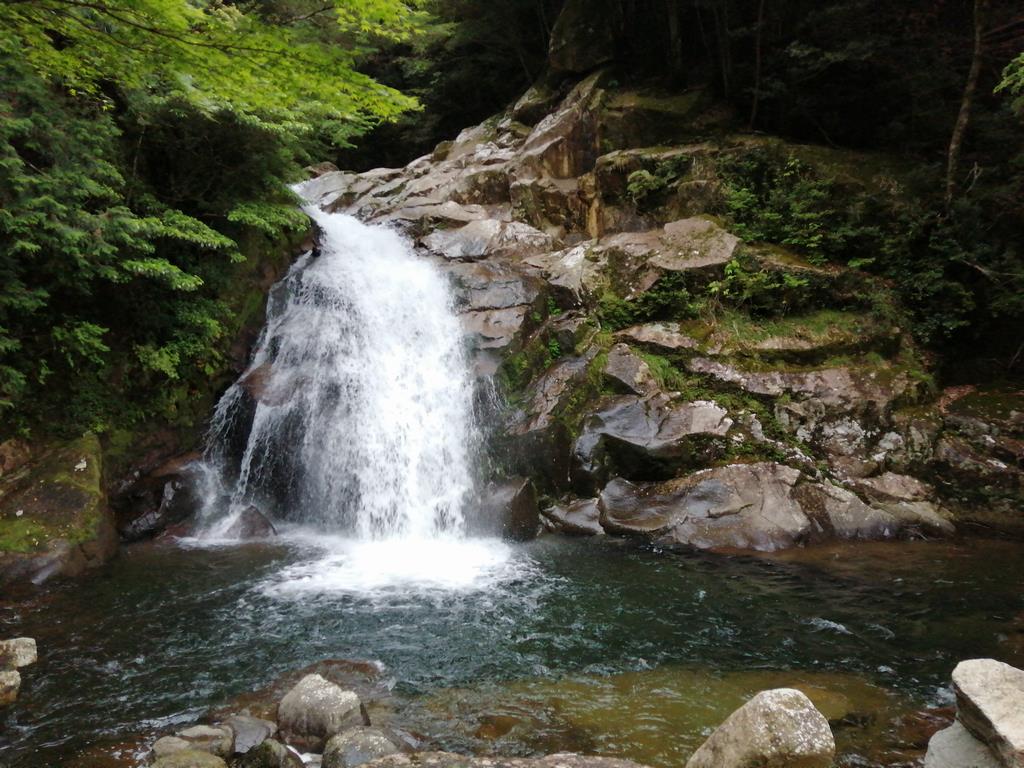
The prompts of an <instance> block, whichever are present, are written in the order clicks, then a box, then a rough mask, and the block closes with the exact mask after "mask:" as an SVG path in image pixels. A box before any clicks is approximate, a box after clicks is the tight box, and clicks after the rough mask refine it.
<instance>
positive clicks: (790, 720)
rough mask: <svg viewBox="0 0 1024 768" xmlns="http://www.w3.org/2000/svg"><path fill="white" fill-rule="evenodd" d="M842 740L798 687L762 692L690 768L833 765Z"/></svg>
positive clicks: (699, 753) (738, 712)
mask: <svg viewBox="0 0 1024 768" xmlns="http://www.w3.org/2000/svg"><path fill="white" fill-rule="evenodd" d="M835 753H836V744H835V740H834V739H833V737H832V731H831V730H830V729H829V726H828V721H827V720H826V719H825V717H824V716H823V715H822V714H821V713H820V712H819V711H818V710H817V709H815V708H814V705H813V704H812V703H811V700H810V699H808V698H807V696H806V695H804V694H803V693H801V692H800V691H797V690H795V689H793V688H776V689H774V690H770V691H762V692H761V693H759V694H757V695H756V696H755V697H754V698H752V699H751V700H750V701H748V702H747V703H746V704H744V705H743V706H742V707H740V708H739V709H738V710H736V711H735V712H733V713H732V714H731V715H730V716H729V717H728V719H727V720H726V721H725V722H724V723H722V724H721V725H720V726H719V727H718V729H717V730H715V732H714V733H713V734H711V736H710V737H709V738H708V740H707V741H706V742H704V744H703V745H701V747H700V748H699V749H698V750H697V751H696V752H695V753H694V754H693V756H692V757H691V758H690V760H689V761H688V762H687V763H686V768H754V766H779V767H780V768H782V767H783V766H793V767H794V768H829V766H831V765H832V760H833V758H834V757H835Z"/></svg>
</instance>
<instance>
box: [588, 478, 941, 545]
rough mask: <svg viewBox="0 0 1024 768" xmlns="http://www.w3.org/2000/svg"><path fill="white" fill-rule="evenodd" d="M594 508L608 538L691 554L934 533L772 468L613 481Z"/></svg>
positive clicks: (922, 523)
mask: <svg viewBox="0 0 1024 768" xmlns="http://www.w3.org/2000/svg"><path fill="white" fill-rule="evenodd" d="M599 507H600V510H601V525H602V527H603V528H604V529H605V530H606V531H608V532H610V533H618V534H624V535H634V536H644V537H647V538H652V539H655V540H657V541H659V542H661V543H665V544H677V545H683V546H687V547H694V548H697V549H751V550H758V551H774V550H778V549H783V548H786V547H790V546H794V545H796V544H803V543H813V542H815V541H823V540H826V539H829V538H833V537H835V538H842V539H852V538H865V539H867V538H890V537H894V536H898V535H901V534H907V533H912V532H915V531H916V530H918V529H923V530H925V531H935V530H936V529H935V528H934V527H933V522H932V520H931V519H930V518H929V517H914V518H909V517H907V518H897V517H896V516H894V515H891V514H889V513H887V512H885V511H884V510H881V509H877V508H874V507H871V506H868V505H867V504H866V503H864V502H863V501H861V500H860V498H859V497H857V496H856V495H855V494H853V493H851V492H849V491H846V490H844V489H842V488H839V487H837V486H834V485H831V484H829V483H817V482H811V481H809V480H807V479H806V478H804V477H803V476H802V474H801V472H800V471H799V470H797V469H794V468H793V467H788V466H785V465H782V464H776V463H770V462H762V463H754V464H734V465H729V466H724V467H718V468H715V469H706V470H701V471H698V472H695V473H693V474H691V475H687V476H684V477H681V478H676V479H673V480H668V481H665V482H662V483H633V482H629V481H627V480H624V479H621V478H617V479H614V480H612V481H611V482H610V483H608V485H607V486H605V488H604V490H603V491H602V492H601V497H600V502H599ZM942 522H943V523H944V522H945V521H942ZM938 530H939V531H941V530H942V529H941V528H940V529H938Z"/></svg>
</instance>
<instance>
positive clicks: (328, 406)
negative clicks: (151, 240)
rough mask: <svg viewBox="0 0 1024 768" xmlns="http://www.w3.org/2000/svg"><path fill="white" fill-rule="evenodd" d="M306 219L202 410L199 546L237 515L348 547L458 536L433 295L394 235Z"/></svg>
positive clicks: (443, 290) (436, 284)
mask: <svg viewBox="0 0 1024 768" xmlns="http://www.w3.org/2000/svg"><path fill="white" fill-rule="evenodd" d="M306 212H307V213H308V214H309V216H310V217H311V218H312V219H313V220H314V221H315V223H316V224H317V225H318V227H319V228H320V237H319V244H320V247H319V251H318V252H316V253H310V254H307V255H306V256H304V257H303V258H301V259H300V260H299V261H298V262H296V264H295V265H294V266H293V267H292V269H291V270H290V272H289V274H288V275H287V276H286V278H285V279H284V280H283V281H282V282H281V283H279V284H278V286H277V287H275V289H274V291H273V293H272V295H271V301H270V305H269V307H268V311H267V325H266V327H265V328H264V331H263V334H262V336H261V338H260V341H259V343H258V346H257V350H256V353H255V355H254V357H253V360H252V362H251V364H250V366H249V369H248V370H247V371H246V373H245V374H244V375H243V376H242V377H241V379H239V381H238V383H236V384H235V385H234V386H233V387H231V389H229V390H228V392H227V393H226V394H225V395H224V397H223V398H222V399H221V401H220V403H219V404H218V406H217V410H216V412H215V414H214V419H213V424H212V428H211V434H210V441H209V449H208V455H207V466H208V467H210V468H212V470H213V471H212V472H210V473H209V474H211V475H213V476H215V477H217V478H219V481H220V482H221V484H222V487H223V488H224V489H225V491H226V495H227V496H228V497H229V501H227V503H225V502H224V500H223V497H222V499H221V500H220V501H219V502H218V501H213V502H211V503H210V504H208V505H207V507H208V508H207V510H206V511H205V512H204V514H205V516H206V517H207V526H208V528H207V532H208V535H210V536H212V537H218V536H223V535H224V533H225V532H226V531H228V530H230V527H231V525H232V523H233V521H234V520H235V519H237V517H238V516H239V515H240V514H241V513H242V511H243V510H244V509H246V508H247V507H248V506H249V505H256V506H257V507H259V508H261V509H263V510H265V511H267V512H268V513H269V514H270V515H271V517H273V518H276V519H278V520H285V521H289V522H295V523H301V524H304V525H306V526H307V527H312V528H315V529H316V530H320V531H323V532H326V533H337V534H343V535H346V536H349V537H355V538H357V539H363V540H367V539H389V538H391V539H394V538H403V539H406V540H408V539H424V538H431V537H437V536H439V535H442V534H454V535H458V534H460V533H461V532H462V529H463V527H464V519H463V506H464V504H465V502H466V500H467V497H468V496H469V494H470V491H471V488H472V472H471V453H472V445H473V443H474V440H475V429H474V426H473V417H472V402H473V396H472V380H471V378H470V376H469V372H468V371H469V368H468V365H467V362H466V359H465V353H464V351H463V345H462V332H461V328H460V325H459V321H458V319H457V317H456V316H455V314H454V312H453V308H452V296H451V294H450V291H449V287H448V284H447V282H446V280H445V279H444V277H443V276H442V275H441V274H440V273H439V272H438V271H437V270H436V269H435V268H434V266H433V265H431V264H430V263H429V262H427V261H426V260H424V259H421V258H417V257H416V255H415V254H414V253H413V251H412V249H411V248H410V246H409V244H408V243H406V242H405V241H404V240H403V239H402V238H401V237H400V236H399V235H398V234H397V233H395V232H393V231H391V230H388V229H386V228H383V227H374V226H368V225H366V224H363V223H361V222H359V221H357V220H356V219H354V218H352V217H350V216H345V215H341V214H328V213H325V212H323V211H321V210H320V209H319V208H317V207H315V206H309V207H308V208H307V209H306ZM253 406H255V408H254V411H253ZM250 415H251V427H249V428H248V430H246V428H245V427H246V426H247V425H248V419H249V418H250ZM242 445H244V449H243V448H241V446H242ZM211 498H215V495H212V494H211Z"/></svg>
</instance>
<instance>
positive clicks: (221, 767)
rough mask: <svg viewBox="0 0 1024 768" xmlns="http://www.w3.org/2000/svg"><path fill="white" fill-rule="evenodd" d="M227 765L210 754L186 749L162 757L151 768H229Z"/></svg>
mask: <svg viewBox="0 0 1024 768" xmlns="http://www.w3.org/2000/svg"><path fill="white" fill-rule="evenodd" d="M227 765H228V764H227V763H225V762H224V761H223V760H221V759H220V758H219V757H217V756H216V755H211V754H210V753H209V752H198V751H196V750H194V749H186V750H182V751H180V752H175V753H174V754H173V755H167V756H166V757H161V758H158V759H157V760H155V761H154V762H153V763H151V764H150V768H227Z"/></svg>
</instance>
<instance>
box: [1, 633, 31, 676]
mask: <svg viewBox="0 0 1024 768" xmlns="http://www.w3.org/2000/svg"><path fill="white" fill-rule="evenodd" d="M38 658H39V654H38V652H37V650H36V641H35V640H33V639H32V638H31V637H15V638H11V639H10V640H2V641H0V669H2V668H5V667H6V668H8V669H21V668H22V667H27V666H28V665H29V664H35V663H36V661H37V660H38Z"/></svg>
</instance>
